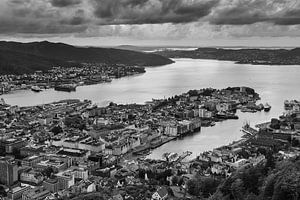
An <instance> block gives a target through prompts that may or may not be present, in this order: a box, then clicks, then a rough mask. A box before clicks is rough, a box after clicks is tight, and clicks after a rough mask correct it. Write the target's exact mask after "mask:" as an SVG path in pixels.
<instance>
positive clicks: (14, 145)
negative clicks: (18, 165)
mask: <svg viewBox="0 0 300 200" xmlns="http://www.w3.org/2000/svg"><path fill="white" fill-rule="evenodd" d="M24 146H26V142H25V141H24V140H21V139H16V138H10V139H6V140H2V141H0V149H3V150H4V151H5V152H6V153H14V152H15V151H20V148H22V147H24Z"/></svg>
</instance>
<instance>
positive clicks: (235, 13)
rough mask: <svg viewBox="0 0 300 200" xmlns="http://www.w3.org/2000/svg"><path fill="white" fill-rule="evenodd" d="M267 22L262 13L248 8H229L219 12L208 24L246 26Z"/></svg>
mask: <svg viewBox="0 0 300 200" xmlns="http://www.w3.org/2000/svg"><path fill="white" fill-rule="evenodd" d="M266 20H268V18H267V16H266V15H265V14H264V13H263V12H262V11H252V10H250V9H249V8H243V7H242V8H238V7H236V8H231V9H225V10H222V11H220V12H219V13H218V14H217V16H215V17H212V18H211V20H210V22H211V23H212V24H216V25H246V24H254V23H256V22H263V21H266Z"/></svg>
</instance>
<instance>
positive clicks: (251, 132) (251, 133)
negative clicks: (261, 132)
mask: <svg viewBox="0 0 300 200" xmlns="http://www.w3.org/2000/svg"><path fill="white" fill-rule="evenodd" d="M242 131H243V132H244V133H245V136H248V137H249V136H250V137H251V136H254V135H256V134H257V132H258V131H257V130H255V129H254V128H252V127H251V126H250V124H249V123H245V125H244V126H243V127H242Z"/></svg>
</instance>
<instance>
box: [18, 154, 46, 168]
mask: <svg viewBox="0 0 300 200" xmlns="http://www.w3.org/2000/svg"><path fill="white" fill-rule="evenodd" d="M42 160H43V157H42V156H30V157H27V158H24V159H23V160H22V166H28V167H33V166H35V165H36V164H37V163H39V162H41V161H42Z"/></svg>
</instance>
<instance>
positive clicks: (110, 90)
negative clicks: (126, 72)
mask: <svg viewBox="0 0 300 200" xmlns="http://www.w3.org/2000/svg"><path fill="white" fill-rule="evenodd" d="M175 61H176V62H175V63H173V64H170V65H165V66H162V67H154V68H147V69H146V70H147V72H146V73H145V74H142V75H137V76H132V77H125V78H121V79H116V80H113V81H112V82H111V83H105V84H97V85H89V86H81V87H77V91H76V92H72V93H66V92H59V91H54V90H53V89H50V90H46V91H43V92H40V93H34V92H32V91H17V92H14V93H13V94H6V95H2V97H3V98H4V99H5V101H6V102H7V103H9V104H12V105H16V104H17V105H20V106H25V105H36V104H42V103H49V102H53V101H57V100H61V99H66V98H78V99H82V100H83V99H90V100H92V101H93V102H95V103H97V104H99V105H107V103H108V102H110V101H113V102H116V103H144V102H145V101H148V100H151V99H152V98H164V97H169V96H172V95H175V94H181V93H183V92H186V91H188V90H190V89H200V88H204V87H213V88H219V89H221V88H225V87H228V86H248V87H251V88H254V89H255V90H256V91H257V92H258V93H259V94H260V96H261V98H262V102H263V103H265V102H269V104H270V105H271V106H272V109H271V111H270V112H268V113H265V112H258V113H238V115H239V117H240V119H239V120H227V121H224V122H220V123H217V125H216V126H214V127H209V128H202V130H201V132H200V133H195V134H193V135H190V136H187V137H184V138H183V139H181V140H177V141H172V142H170V143H167V144H165V145H163V146H161V147H159V148H157V149H155V150H154V151H153V153H152V154H151V155H150V157H151V158H161V155H162V154H163V153H164V152H179V153H180V152H183V151H186V150H189V151H192V152H193V155H192V156H191V157H196V156H197V155H198V154H199V153H200V152H202V151H205V150H211V149H213V148H215V147H218V146H221V145H225V144H228V143H230V142H232V141H233V140H238V139H240V137H241V134H242V133H241V131H240V129H241V126H242V125H243V123H245V122H246V121H249V122H250V123H251V124H252V125H254V124H256V123H260V122H265V121H268V120H270V119H271V118H272V117H278V116H279V115H280V114H282V113H283V111H284V109H283V101H284V100H285V99H300V90H299V89H300V87H299V86H300V78H299V77H300V66H265V65H247V64H234V63H233V62H230V61H216V60H199V59H175Z"/></svg>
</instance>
